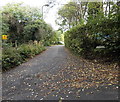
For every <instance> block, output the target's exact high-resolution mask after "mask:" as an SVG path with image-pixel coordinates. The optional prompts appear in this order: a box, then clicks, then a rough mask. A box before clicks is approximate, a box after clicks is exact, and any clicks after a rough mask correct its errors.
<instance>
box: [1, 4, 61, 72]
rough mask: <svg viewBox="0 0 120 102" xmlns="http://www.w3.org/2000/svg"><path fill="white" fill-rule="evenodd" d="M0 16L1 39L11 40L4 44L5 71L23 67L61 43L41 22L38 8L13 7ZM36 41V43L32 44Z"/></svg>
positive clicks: (5, 9)
mask: <svg viewBox="0 0 120 102" xmlns="http://www.w3.org/2000/svg"><path fill="white" fill-rule="evenodd" d="M0 13H2V35H7V36H8V39H6V40H3V43H2V52H3V54H2V69H3V70H7V69H10V68H12V67H14V66H17V65H20V64H21V63H22V62H24V61H25V60H26V59H27V58H30V57H33V56H35V55H36V54H39V53H41V52H42V51H43V50H45V48H44V46H49V45H51V44H56V43H58V40H59V39H58V35H57V33H56V32H55V31H54V30H53V28H52V27H51V26H50V25H48V24H47V23H46V22H45V21H44V20H43V19H42V14H41V13H40V10H39V9H38V8H31V7H29V6H25V5H24V4H22V3H17V4H16V3H12V4H7V5H6V6H4V7H3V8H2V9H1V10H0ZM0 21H1V20H0ZM34 41H35V42H37V43H36V44H33V42H34ZM38 42H41V43H38Z"/></svg>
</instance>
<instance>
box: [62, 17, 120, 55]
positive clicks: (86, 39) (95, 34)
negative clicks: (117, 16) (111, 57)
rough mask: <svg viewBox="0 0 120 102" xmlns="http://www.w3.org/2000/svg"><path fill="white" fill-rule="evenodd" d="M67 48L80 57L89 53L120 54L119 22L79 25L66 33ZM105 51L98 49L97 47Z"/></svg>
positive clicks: (103, 21) (109, 20) (108, 21)
mask: <svg viewBox="0 0 120 102" xmlns="http://www.w3.org/2000/svg"><path fill="white" fill-rule="evenodd" d="M64 40H65V46H66V47H67V48H69V49H70V50H72V51H73V52H75V53H77V54H80V55H87V54H88V53H92V54H93V53H96V52H97V54H98V52H99V53H100V54H101V53H102V54H109V53H119V52H120V28H119V26H118V20H114V19H104V20H101V21H100V22H99V23H97V22H93V23H91V24H89V23H87V24H85V25H78V26H76V27H74V28H72V29H70V30H69V31H67V32H65V36H64ZM101 45H102V46H105V49H103V50H101V49H100V50H99V51H98V49H96V46H101Z"/></svg>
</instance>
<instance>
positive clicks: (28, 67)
mask: <svg viewBox="0 0 120 102" xmlns="http://www.w3.org/2000/svg"><path fill="white" fill-rule="evenodd" d="M83 66H85V62H84V61H83V60H78V59H77V57H75V56H73V55H71V54H70V53H69V51H68V50H67V49H66V48H65V47H64V46H63V45H56V46H51V47H48V49H47V50H46V51H44V52H43V53H42V54H40V55H37V56H36V57H34V58H33V59H30V60H29V61H28V62H26V63H23V64H22V65H20V66H18V67H16V68H14V69H11V70H10V71H7V72H5V73H3V100H58V99H59V98H63V99H65V100H108V99H109V100H114V99H117V98H118V92H117V89H116V87H117V86H116V85H114V86H110V87H107V88H106V87H105V86H103V87H102V86H100V87H97V88H96V87H92V88H89V89H85V90H83V88H80V87H77V88H75V87H71V81H70V80H71V79H72V78H74V77H77V76H78V74H79V73H78V74H77V72H76V73H73V71H74V70H76V68H80V67H81V68H84V67H83ZM73 67H74V68H73ZM66 69H67V70H66ZM78 77H79V76H78ZM98 88H99V91H98ZM88 93H89V94H88Z"/></svg>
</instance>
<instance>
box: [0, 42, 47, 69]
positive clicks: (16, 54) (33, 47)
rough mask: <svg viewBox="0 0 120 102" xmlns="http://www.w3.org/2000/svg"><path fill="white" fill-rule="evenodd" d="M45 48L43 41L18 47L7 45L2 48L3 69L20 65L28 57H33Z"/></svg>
mask: <svg viewBox="0 0 120 102" xmlns="http://www.w3.org/2000/svg"><path fill="white" fill-rule="evenodd" d="M43 50H45V48H44V46H43V45H42V44H41V43H30V44H22V45H20V46H19V47H17V48H15V47H8V48H7V47H5V48H3V49H2V52H3V54H2V70H3V71H6V70H8V69H10V68H13V67H15V66H18V65H20V64H22V63H23V62H25V61H26V60H27V59H28V58H32V57H33V56H35V55H37V54H39V53H41V52H42V51H43Z"/></svg>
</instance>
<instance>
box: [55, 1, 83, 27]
mask: <svg viewBox="0 0 120 102" xmlns="http://www.w3.org/2000/svg"><path fill="white" fill-rule="evenodd" d="M58 15H59V18H58V20H60V22H57V23H58V24H59V25H60V26H61V27H63V28H64V29H70V28H72V27H73V26H76V25H78V24H79V23H80V22H82V20H83V19H82V13H81V11H80V6H79V4H77V3H76V2H69V3H68V4H66V5H64V6H63V7H62V8H61V9H60V10H59V11H58Z"/></svg>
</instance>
